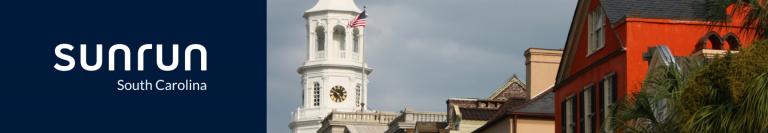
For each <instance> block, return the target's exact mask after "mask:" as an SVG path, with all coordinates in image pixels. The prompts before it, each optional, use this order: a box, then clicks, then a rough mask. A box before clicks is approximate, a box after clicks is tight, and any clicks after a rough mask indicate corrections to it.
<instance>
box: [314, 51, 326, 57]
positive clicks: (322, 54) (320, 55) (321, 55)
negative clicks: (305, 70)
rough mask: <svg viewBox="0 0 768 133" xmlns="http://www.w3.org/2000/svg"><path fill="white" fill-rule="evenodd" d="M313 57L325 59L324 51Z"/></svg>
mask: <svg viewBox="0 0 768 133" xmlns="http://www.w3.org/2000/svg"><path fill="white" fill-rule="evenodd" d="M315 57H316V58H318V59H322V58H325V51H317V55H315Z"/></svg>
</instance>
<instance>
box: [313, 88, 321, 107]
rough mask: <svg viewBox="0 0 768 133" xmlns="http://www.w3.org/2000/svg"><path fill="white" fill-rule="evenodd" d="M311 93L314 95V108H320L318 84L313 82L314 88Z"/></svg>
mask: <svg viewBox="0 0 768 133" xmlns="http://www.w3.org/2000/svg"><path fill="white" fill-rule="evenodd" d="M312 93H313V94H314V95H313V96H314V99H313V100H314V104H313V105H315V106H320V83H317V82H315V83H314V88H313V91H312Z"/></svg>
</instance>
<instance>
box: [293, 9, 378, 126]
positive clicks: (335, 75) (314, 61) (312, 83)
mask: <svg viewBox="0 0 768 133" xmlns="http://www.w3.org/2000/svg"><path fill="white" fill-rule="evenodd" d="M360 12H361V10H360V9H359V8H357V5H356V4H355V3H354V1H353V0H318V2H317V4H315V6H314V7H312V8H310V9H309V10H307V11H306V12H304V18H305V19H306V20H307V25H306V26H307V33H308V34H307V40H308V41H307V49H306V52H307V60H306V61H305V62H304V65H303V66H301V67H299V68H298V73H299V74H301V76H302V81H301V86H302V88H301V90H302V91H301V92H302V94H301V103H300V105H299V107H298V108H297V109H296V112H293V118H292V119H293V120H292V122H291V123H290V124H289V127H290V128H291V131H292V132H293V133H316V132H317V130H318V129H319V128H320V127H321V121H322V120H323V119H324V117H326V116H327V115H328V114H329V113H330V112H331V111H334V110H335V111H343V112H356V111H367V110H366V106H367V105H365V104H367V102H368V100H367V92H368V91H367V89H368V87H367V84H368V83H367V82H368V81H367V80H365V79H366V77H367V75H368V74H370V73H371V71H372V69H370V68H367V67H363V66H365V65H364V64H365V63H364V58H363V57H364V56H363V55H364V53H365V51H364V50H363V49H364V47H365V45H364V43H363V42H364V37H363V27H355V28H351V27H349V26H347V24H348V23H349V22H350V21H351V20H352V19H354V18H355V16H357V14H359V13H360ZM363 73H365V75H363ZM363 82H365V83H363Z"/></svg>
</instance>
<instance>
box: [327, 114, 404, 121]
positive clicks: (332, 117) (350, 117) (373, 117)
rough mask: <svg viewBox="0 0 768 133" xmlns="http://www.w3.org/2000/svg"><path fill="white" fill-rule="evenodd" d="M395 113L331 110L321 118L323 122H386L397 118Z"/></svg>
mask: <svg viewBox="0 0 768 133" xmlns="http://www.w3.org/2000/svg"><path fill="white" fill-rule="evenodd" d="M397 115H398V114H397V113H389V112H331V113H330V114H328V116H327V117H325V120H323V124H329V122H331V121H335V122H367V123H380V124H387V123H389V122H391V121H392V120H394V119H395V118H397Z"/></svg>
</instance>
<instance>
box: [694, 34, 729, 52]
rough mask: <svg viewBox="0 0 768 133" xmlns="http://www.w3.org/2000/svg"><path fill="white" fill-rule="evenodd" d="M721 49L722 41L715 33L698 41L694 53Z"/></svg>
mask: <svg viewBox="0 0 768 133" xmlns="http://www.w3.org/2000/svg"><path fill="white" fill-rule="evenodd" d="M709 48H711V49H723V41H722V39H721V38H720V36H718V34H717V33H716V32H709V33H707V34H706V35H704V37H702V38H701V39H699V43H698V44H697V45H696V51H698V50H701V49H709Z"/></svg>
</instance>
